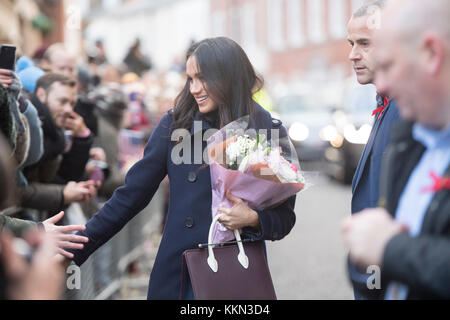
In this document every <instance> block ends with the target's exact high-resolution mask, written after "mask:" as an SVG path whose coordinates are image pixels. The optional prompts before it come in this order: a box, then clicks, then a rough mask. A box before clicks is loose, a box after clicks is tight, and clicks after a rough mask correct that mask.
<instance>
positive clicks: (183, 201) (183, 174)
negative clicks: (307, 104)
mask: <svg viewBox="0 0 450 320" xmlns="http://www.w3.org/2000/svg"><path fill="white" fill-rule="evenodd" d="M253 120H254V121H253V125H251V127H254V128H256V129H269V132H270V129H277V128H280V129H281V132H280V136H283V135H285V134H286V130H285V129H284V127H282V126H281V122H280V121H278V120H274V119H272V117H271V116H270V113H268V112H267V111H265V110H264V109H262V108H261V107H259V106H257V109H256V112H255V115H254V117H253ZM172 123H173V120H172V115H171V112H169V113H168V114H166V115H165V116H164V117H163V118H162V119H161V121H160V123H159V125H158V126H157V128H156V129H155V130H154V132H153V134H152V136H151V137H150V140H149V142H148V143H147V145H146V147H145V151H144V157H143V159H142V160H141V161H139V162H138V163H137V164H136V165H135V166H134V167H132V168H131V169H130V171H129V172H128V174H127V176H126V179H125V185H124V186H123V187H120V188H118V189H117V190H116V191H115V193H114V195H113V196H112V198H111V199H110V200H109V201H108V202H106V204H105V205H104V206H103V207H102V208H101V209H100V211H99V212H98V213H97V214H96V215H95V216H94V217H93V218H92V219H91V220H89V221H88V223H87V224H86V230H85V231H82V232H79V233H78V234H81V235H84V236H87V237H88V238H89V243H87V244H85V246H84V249H83V250H73V251H72V253H74V255H75V257H74V261H75V263H76V264H78V265H81V264H82V263H83V262H84V261H85V260H86V259H87V258H88V257H89V255H90V254H92V253H93V252H94V251H95V250H96V249H97V248H98V247H100V246H101V245H102V244H103V243H105V242H106V241H108V240H109V239H110V238H111V237H112V236H114V235H115V234H116V233H117V232H119V231H120V229H121V228H122V227H123V226H124V225H125V224H126V223H127V222H128V221H129V220H130V219H131V218H133V217H134V216H135V215H136V214H137V213H139V212H140V211H142V210H143V209H144V208H145V207H146V206H147V205H148V203H149V202H150V200H151V199H152V197H153V195H154V194H155V192H156V190H157V189H158V187H159V184H160V183H161V181H162V180H163V179H164V177H165V176H166V175H168V177H169V180H170V200H169V210H168V215H167V220H166V225H165V228H164V232H163V236H162V240H161V244H160V247H159V250H158V254H157V257H156V261H155V264H154V266H153V270H152V273H151V276H150V285H149V290H148V298H149V299H170V300H173V299H178V298H179V296H180V284H181V267H182V253H183V251H185V250H187V249H193V248H197V245H198V244H199V243H206V242H207V237H208V230H209V226H210V224H211V221H212V217H211V202H212V192H211V177H210V171H209V167H207V166H202V165H201V164H181V165H176V164H174V163H173V162H172V160H171V151H172V148H173V147H174V142H172V141H171V138H170V137H171V129H172ZM202 127H203V130H206V129H209V128H210V125H209V123H208V122H206V121H205V120H203V126H202ZM190 133H191V139H193V138H194V135H195V134H196V133H198V132H194V126H193V128H192V129H191V132H190ZM193 147H194V146H193V143H192V148H193ZM205 147H206V142H203V150H204V148H205ZM192 150H193V149H192ZM294 205H295V196H293V197H291V198H289V199H288V200H287V201H285V202H284V203H283V204H281V205H280V206H278V207H277V208H274V209H270V210H264V211H259V212H258V215H259V220H260V225H261V230H260V231H259V232H256V230H251V229H250V228H249V229H246V230H244V236H245V237H252V238H254V239H258V240H259V239H261V240H262V239H264V240H280V239H282V238H283V237H284V236H286V235H287V234H288V233H289V232H290V230H291V229H292V227H293V226H294V224H295V213H294ZM187 290H192V289H191V287H190V282H189V283H188V288H187ZM186 296H187V297H192V295H191V294H189V292H188V293H186Z"/></svg>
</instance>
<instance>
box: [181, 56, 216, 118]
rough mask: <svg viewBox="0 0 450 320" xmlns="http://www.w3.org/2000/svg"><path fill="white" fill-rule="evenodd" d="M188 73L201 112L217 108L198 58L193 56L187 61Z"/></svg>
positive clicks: (192, 92) (191, 89) (191, 88)
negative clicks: (207, 88)
mask: <svg viewBox="0 0 450 320" xmlns="http://www.w3.org/2000/svg"><path fill="white" fill-rule="evenodd" d="M186 74H187V77H188V81H189V86H190V87H189V88H190V91H191V94H192V95H193V96H194V98H195V101H197V105H198V109H199V111H200V112H201V113H209V112H211V111H214V110H216V109H217V104H216V103H215V102H214V101H213V100H212V98H211V97H210V96H209V95H208V92H207V90H206V83H205V82H204V79H203V75H202V73H201V71H200V70H199V68H198V65H197V59H196V58H195V56H193V55H192V56H191V57H190V58H189V59H188V60H187V62H186Z"/></svg>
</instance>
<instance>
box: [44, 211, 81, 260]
mask: <svg viewBox="0 0 450 320" xmlns="http://www.w3.org/2000/svg"><path fill="white" fill-rule="evenodd" d="M63 216H64V211H61V212H60V213H58V214H57V215H54V216H53V217H51V218H49V219H47V220H45V221H44V222H43V225H44V228H45V231H46V232H47V233H49V234H52V235H53V237H54V239H55V241H56V246H57V247H58V249H57V252H58V253H59V254H61V255H63V256H65V257H67V258H69V259H72V258H73V254H72V253H70V252H67V251H65V250H64V249H83V248H84V245H83V244H82V243H78V242H85V243H86V242H88V241H89V239H88V238H87V237H83V236H77V235H74V234H69V233H71V232H74V231H82V230H86V227H85V226H82V225H69V226H57V225H55V223H57V222H58V221H59V220H61V219H62V217H63Z"/></svg>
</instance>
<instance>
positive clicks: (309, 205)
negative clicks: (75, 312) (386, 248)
mask: <svg viewBox="0 0 450 320" xmlns="http://www.w3.org/2000/svg"><path fill="white" fill-rule="evenodd" d="M363 2H364V1H363V0H35V1H34V0H0V43H12V44H15V45H16V46H17V47H18V52H19V53H20V54H21V55H27V56H29V57H33V58H34V60H35V61H38V60H39V58H40V57H41V56H42V54H43V52H44V51H45V49H46V48H47V47H48V46H50V45H51V44H53V43H57V42H62V43H64V44H65V45H66V47H67V49H68V50H69V51H70V52H71V53H72V54H73V55H75V56H76V57H77V60H78V61H77V64H78V65H79V66H84V67H85V69H87V70H89V76H90V77H92V78H93V79H94V78H96V77H97V81H99V80H98V79H101V81H102V82H118V83H121V84H122V85H124V86H125V89H124V90H125V91H126V92H127V93H130V94H135V93H138V95H139V99H138V100H139V101H141V100H142V102H143V104H142V105H144V106H145V108H146V109H147V110H146V112H147V115H149V119H148V123H147V124H150V125H149V127H152V126H154V125H155V124H156V123H157V121H158V119H159V118H160V116H161V115H162V114H163V113H164V112H166V111H167V110H168V109H169V108H171V107H172V106H173V105H172V104H173V100H174V98H175V97H176V95H177V94H178V92H179V91H180V88H181V87H182V86H183V85H184V81H185V80H184V74H183V72H184V69H185V52H186V50H187V49H188V47H189V46H190V44H191V43H192V42H193V41H198V40H201V39H204V38H207V37H212V36H227V37H230V38H232V39H234V40H235V41H237V42H238V43H239V44H240V45H241V46H242V47H243V48H244V50H245V51H246V52H247V54H248V55H249V58H250V60H251V62H252V63H253V65H254V66H255V68H256V70H257V71H258V72H259V73H260V74H261V75H262V76H263V77H264V79H265V88H264V90H262V91H260V92H258V93H257V94H256V95H255V100H257V101H258V102H259V103H260V104H261V105H262V106H263V107H264V108H266V109H267V110H269V111H270V112H271V113H272V115H273V117H275V118H279V119H280V120H282V121H283V123H284V125H285V126H286V128H287V129H288V130H289V135H290V137H291V139H292V141H293V143H294V145H295V147H296V149H297V152H298V155H299V158H300V160H301V164H302V167H303V169H304V170H306V171H312V172H315V173H317V176H318V179H317V181H315V182H314V186H313V187H311V188H310V190H308V191H306V192H305V193H302V194H301V195H299V196H298V198H297V199H298V200H297V215H298V222H297V225H296V227H295V228H294V230H293V231H292V235H290V236H289V240H286V241H281V242H279V243H277V244H271V245H270V246H269V251H271V252H273V255H274V256H276V257H277V258H275V259H273V261H271V259H270V257H269V261H270V262H271V267H272V273H274V281H275V284H276V288H277V291H278V293H279V296H280V298H285V299H297V298H306V299H308V298H312V299H314V298H330V299H347V298H352V295H351V290H350V287H349V284H348V281H347V278H346V274H345V267H344V266H345V252H344V250H343V248H342V246H341V245H340V240H339V233H338V231H339V221H340V219H342V218H343V217H345V216H347V215H349V214H350V197H351V189H350V187H349V184H350V183H351V179H352V177H353V173H354V170H355V169H356V166H357V164H358V161H359V158H360V155H361V153H362V150H363V148H364V145H365V144H366V143H367V140H368V137H369V134H370V130H371V126H372V121H373V119H372V117H371V112H372V110H373V109H374V107H375V106H376V100H375V95H376V92H375V88H374V87H373V86H370V85H369V86H360V85H358V84H357V81H356V78H355V77H354V71H353V69H352V66H351V63H350V61H349V60H348V55H349V52H350V45H349V44H348V42H347V40H346V35H347V31H346V25H347V22H348V20H349V19H350V16H351V14H352V12H354V11H355V10H356V9H357V8H359V7H360V5H361V4H362V3H363ZM93 81H94V80H93ZM130 97H131V95H130ZM134 101H136V99H130V104H129V109H130V110H131V113H130V114H131V115H129V116H130V117H133V113H132V109H133V102H134ZM130 121H132V120H130ZM146 133H149V132H146ZM132 138H133V137H132ZM132 138H130V139H129V140H127V141H132ZM140 138H141V139H145V135H143V136H142V137H140ZM134 139H136V137H134ZM131 144H132V143H131ZM126 152H127V151H125V153H126ZM324 194H330V197H329V198H330V199H329V201H326V203H324V202H323V195H324ZM166 197H167V195H166V193H165V191H160V192H159V194H157V196H156V197H155V200H154V201H152V203H151V204H150V209H148V210H147V211H148V216H145V215H143V216H145V217H144V218H140V219H143V220H145V221H147V222H148V219H152V218H150V217H153V216H156V217H160V215H155V214H152V212H154V211H158V212H159V211H161V212H164V210H165V207H164V199H165V198H166ZM158 199H159V200H158ZM158 201H159V202H158ZM318 204H320V205H319V206H318ZM318 212H320V214H318ZM157 219H160V218H157ZM159 223H160V222H156V223H155V224H154V225H158V224H159ZM137 225H139V226H142V224H140V223H137ZM324 225H325V226H326V227H325V228H324V227H323V226H324ZM317 230H321V231H320V232H318V231H317ZM147 231H148V230H147ZM316 231H317V232H316ZM323 232H325V234H324V233H323ZM135 233H136V232H135V231H130V237H131V234H135ZM148 234H149V233H147V235H148ZM126 237H128V236H126ZM128 238H129V237H128ZM128 238H127V239H128ZM146 239H147V240H148V239H149V237H147V238H146ZM155 239H156V240H155ZM157 239H158V237H157V236H156V237H153V238H152V241H150V242H146V246H145V250H147V251H145V250H144V251H145V252H146V253H147V254H149V255H150V256H151V255H154V253H155V252H156V249H157V241H158V240H157ZM324 239H326V240H324ZM117 241H118V243H119V240H117ZM130 241H131V240H130ZM324 241H326V243H325V242H324ZM122 242H123V240H122ZM131 242H133V243H134V245H133V246H137V245H138V244H139V245H142V243H143V241H142V239H140V240H133V241H131ZM312 243H313V244H314V246H313V247H312V245H311V244H312ZM313 248H314V250H313ZM141 249H142V247H141ZM124 250H125V251H126V252H127V253H130V252H131V251H130V250H129V248H126V249H124ZM125 251H124V252H125ZM312 251H314V252H312ZM136 252H137V253H136ZM136 252H134V253H133V254H134V255H135V256H133V255H131V258H130V256H127V259H128V260H126V261H132V262H133V261H135V260H138V258H136V257H141V258H142V257H143V256H142V255H141V256H140V254H141V253H142V252H141V251H136ZM285 253H286V254H289V255H290V256H292V259H294V260H296V261H292V263H291V262H290V263H289V265H286V264H282V265H280V262H281V261H283V259H285V258H283V257H284V254H285ZM270 254H271V253H270V252H269V256H270ZM123 256H124V255H120V254H119V255H118V257H115V258H114V262H115V263H116V262H117V261H118V260H119V258H121V257H123ZM311 256H314V257H315V259H316V260H318V261H315V262H314V261H311V260H308V259H307V258H308V257H311ZM133 257H134V258H133ZM148 257H149V256H148V255H147V256H145V259H144V260H145V263H144V267H143V270H145V272H149V271H150V270H151V258H148ZM330 257H332V258H331V260H330ZM322 258H323V261H321V259H322ZM133 259H134V260H133ZM126 261H125V262H124V261H123V260H122V264H121V265H120V267H119V266H118V265H114V266H113V267H111V268H115V270H116V269H117V270H119V269H120V272H121V273H120V272H119V273H120V276H111V275H109V277H107V278H106V280H105V283H106V282H107V283H106V284H105V285H104V287H103V288H100V289H99V288H97V289H92V288H91V289H90V290H91V291H89V293H87V292H88V291H84V293H81V294H78V296H77V297H78V298H95V297H96V298H99V296H100V298H111V297H116V298H117V297H121V298H130V297H144V296H145V290H146V285H147V281H148V274H146V276H145V275H144V276H143V277H142V279H144V280H142V281H141V282H139V281H138V284H137V285H136V288H138V289H136V293H135V294H134V295H133V294H130V293H129V292H131V291H132V290H131V291H126V292H127V293H125V294H123V295H117V292H118V291H120V290H122V289H123V286H121V285H123V282H120V281H119V283H116V284H115V286H112V287H111V286H109V287H108V285H111V283H112V282H113V281H112V280H111V279H114V278H116V280H117V279H118V278H120V279H121V281H122V280H123V275H124V274H125V273H126V274H128V273H129V271H130V268H129V266H130V265H131V264H127V262H126ZM330 261H331V262H330ZM141 262H142V261H141ZM93 264H95V263H93ZM317 265H320V267H317V268H316V267H314V266H317ZM296 266H297V267H298V266H301V267H299V268H296ZM134 267H136V266H134ZM289 268H292V269H291V270H289ZM117 270H116V271H114V272H116V273H115V275H117V274H119V273H117V272H118V271H117ZM111 272H112V271H111ZM145 272H144V273H145ZM294 275H295V276H294ZM324 279H325V281H323V280H324ZM108 281H109V282H108ZM319 281H320V283H324V282H325V283H329V284H331V285H332V287H333V290H330V288H329V287H323V288H321V287H320V286H317V285H313V284H314V283H319ZM105 288H107V289H108V290H109V291H107V290H106V291H105V290H103V289H105ZM120 288H121V289H120ZM111 292H113V293H111ZM101 294H103V295H101Z"/></svg>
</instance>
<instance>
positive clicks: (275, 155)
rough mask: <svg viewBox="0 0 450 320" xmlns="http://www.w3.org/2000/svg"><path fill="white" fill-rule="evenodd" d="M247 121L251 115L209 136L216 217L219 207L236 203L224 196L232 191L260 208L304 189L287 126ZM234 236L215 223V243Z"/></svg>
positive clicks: (271, 204)
mask: <svg viewBox="0 0 450 320" xmlns="http://www.w3.org/2000/svg"><path fill="white" fill-rule="evenodd" d="M248 125H249V117H248V116H246V117H243V118H240V119H238V120H236V121H234V122H232V123H230V124H228V125H227V126H225V127H224V128H222V129H221V130H220V131H218V132H217V133H215V134H214V135H212V136H211V137H210V138H209V139H208V145H207V150H208V160H209V165H210V171H211V187H212V210H211V211H212V217H213V218H214V217H215V216H216V215H217V214H218V211H217V209H218V208H219V207H225V208H231V207H232V206H233V203H232V202H231V201H229V200H228V199H227V197H226V195H225V194H226V192H227V191H229V192H230V193H231V194H233V195H234V196H236V197H238V198H240V199H242V200H243V201H244V202H245V203H246V204H247V205H248V206H249V207H250V208H251V209H253V210H256V211H261V210H265V209H268V208H272V207H276V206H278V205H280V204H281V203H283V202H284V201H286V200H287V199H288V198H289V197H291V196H293V195H295V194H296V193H298V192H300V191H302V190H304V189H305V186H306V181H305V178H304V175H303V173H302V171H301V169H300V164H299V161H298V157H297V153H296V152H295V148H294V147H293V145H292V143H291V141H290V140H289V137H288V136H287V135H286V131H285V130H283V131H282V130H281V129H271V130H270V132H268V130H258V131H257V130H255V129H251V128H250V129H248V127H249V126H248ZM267 137H270V139H267ZM233 239H234V233H233V231H230V230H228V229H226V228H225V227H224V226H222V225H221V224H217V225H216V228H215V229H214V233H213V242H214V243H222V242H226V241H230V240H233Z"/></svg>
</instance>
